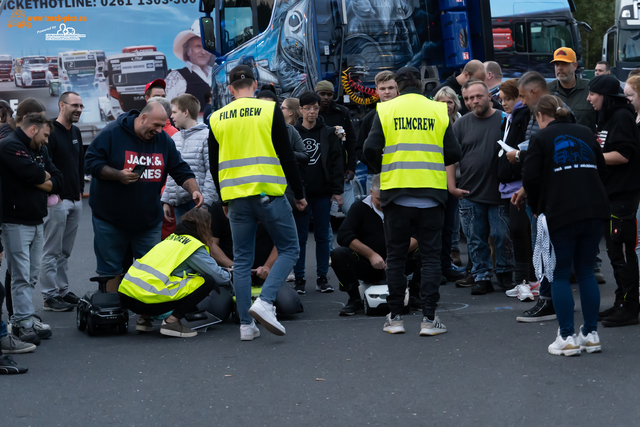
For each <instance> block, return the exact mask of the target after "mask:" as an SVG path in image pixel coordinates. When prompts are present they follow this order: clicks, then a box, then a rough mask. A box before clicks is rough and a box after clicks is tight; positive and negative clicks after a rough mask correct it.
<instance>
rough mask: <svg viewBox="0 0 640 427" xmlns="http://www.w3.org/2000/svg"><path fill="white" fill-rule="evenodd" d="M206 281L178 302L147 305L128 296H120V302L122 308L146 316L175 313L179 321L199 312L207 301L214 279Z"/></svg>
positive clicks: (206, 278)
mask: <svg viewBox="0 0 640 427" xmlns="http://www.w3.org/2000/svg"><path fill="white" fill-rule="evenodd" d="M204 278H205V281H204V283H203V284H202V285H200V287H199V288H198V289H196V290H195V291H193V292H192V293H190V294H189V295H187V296H186V297H184V298H181V299H179V300H176V301H167V302H161V303H159V304H147V303H144V302H141V301H138V300H137V299H135V298H131V297H130V296H128V295H124V294H120V302H121V303H122V306H123V307H125V308H128V309H129V310H131V311H133V312H134V313H137V314H142V315H145V316H159V315H161V314H164V313H168V312H170V311H173V313H172V314H173V316H175V317H177V318H178V319H182V318H183V317H184V315H185V314H187V313H191V312H193V311H196V310H197V305H198V303H199V302H200V301H202V300H203V299H205V297H206V296H207V295H209V294H210V293H211V291H212V290H213V288H214V283H215V282H214V281H213V278H212V277H210V276H204Z"/></svg>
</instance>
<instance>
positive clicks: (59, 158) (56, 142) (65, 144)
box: [47, 120, 84, 200]
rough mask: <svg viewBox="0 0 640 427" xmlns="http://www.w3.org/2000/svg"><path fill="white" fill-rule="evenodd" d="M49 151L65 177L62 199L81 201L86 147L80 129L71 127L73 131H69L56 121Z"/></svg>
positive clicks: (48, 146) (48, 147)
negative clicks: (83, 144)
mask: <svg viewBox="0 0 640 427" xmlns="http://www.w3.org/2000/svg"><path fill="white" fill-rule="evenodd" d="M47 150H48V151H49V154H50V155H51V161H53V164H54V165H56V168H58V170H59V171H60V172H61V173H62V176H63V177H64V188H63V189H62V191H61V192H60V198H62V199H66V200H80V197H81V196H80V194H81V193H82V192H83V191H84V147H83V146H82V134H81V133H80V129H78V127H77V126H73V125H71V129H69V130H67V128H65V127H64V126H63V125H62V124H61V123H60V122H58V121H57V120H55V121H54V122H53V129H52V132H51V134H50V135H49V142H48V143H47Z"/></svg>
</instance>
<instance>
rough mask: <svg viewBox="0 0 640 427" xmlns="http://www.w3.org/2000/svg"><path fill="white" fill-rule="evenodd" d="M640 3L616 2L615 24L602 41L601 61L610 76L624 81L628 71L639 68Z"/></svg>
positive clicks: (624, 0)
mask: <svg viewBox="0 0 640 427" xmlns="http://www.w3.org/2000/svg"><path fill="white" fill-rule="evenodd" d="M639 8H640V1H638V0H616V9H615V24H614V25H613V27H611V28H609V29H608V30H607V32H606V33H605V35H604V37H603V39H602V60H603V61H607V62H608V63H609V64H610V65H611V74H613V75H615V76H616V77H617V78H618V80H620V81H623V82H624V81H626V80H627V77H628V76H629V71H631V70H634V69H636V68H638V67H640V10H639Z"/></svg>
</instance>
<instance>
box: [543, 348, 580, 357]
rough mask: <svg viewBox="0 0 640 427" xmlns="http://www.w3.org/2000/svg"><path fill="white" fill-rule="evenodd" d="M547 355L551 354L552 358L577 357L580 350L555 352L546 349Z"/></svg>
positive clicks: (554, 350)
mask: <svg viewBox="0 0 640 427" xmlns="http://www.w3.org/2000/svg"><path fill="white" fill-rule="evenodd" d="M548 350H549V354H553V355H554V356H579V355H580V353H581V350H580V349H579V348H576V349H571V350H556V349H551V348H550V349H548Z"/></svg>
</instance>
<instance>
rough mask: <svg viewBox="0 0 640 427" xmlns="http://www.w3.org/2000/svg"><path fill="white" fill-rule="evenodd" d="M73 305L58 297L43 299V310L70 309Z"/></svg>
mask: <svg viewBox="0 0 640 427" xmlns="http://www.w3.org/2000/svg"><path fill="white" fill-rule="evenodd" d="M71 310H73V305H71V304H69V303H68V302H65V301H63V300H62V298H60V297H54V298H47V299H46V300H44V311H71Z"/></svg>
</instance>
